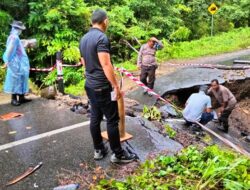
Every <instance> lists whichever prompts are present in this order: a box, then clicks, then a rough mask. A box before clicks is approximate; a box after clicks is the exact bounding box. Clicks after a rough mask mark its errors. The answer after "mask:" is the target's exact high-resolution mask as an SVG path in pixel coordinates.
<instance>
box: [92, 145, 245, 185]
mask: <svg viewBox="0 0 250 190" xmlns="http://www.w3.org/2000/svg"><path fill="white" fill-rule="evenodd" d="M249 171H250V160H249V159H248V158H245V157H244V156H241V155H237V154H236V153H234V152H231V151H225V150H221V148H219V147H218V146H210V147H206V148H205V149H204V150H203V151H199V150H198V149H197V148H195V147H192V146H191V147H188V148H187V149H184V150H183V151H182V152H181V153H179V154H178V155H176V156H160V157H158V158H157V159H154V160H150V161H146V162H145V163H144V164H142V165H141V168H140V169H139V170H138V171H137V172H136V173H135V174H134V175H133V176H130V177H128V178H127V179H126V180H125V181H124V182H120V181H116V180H114V179H112V180H102V181H100V183H99V185H98V186H96V187H95V189H113V190H121V189H124V190H125V189H126V190H145V189H146V190H155V189H157V190H168V189H169V190H170V189H183V190H202V189H204V190H205V189H213V190H247V189H249V188H250V172H249Z"/></svg>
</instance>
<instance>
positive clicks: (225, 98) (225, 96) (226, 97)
mask: <svg viewBox="0 0 250 190" xmlns="http://www.w3.org/2000/svg"><path fill="white" fill-rule="evenodd" d="M222 99H223V103H222V104H221V107H220V112H221V113H222V112H223V111H224V110H225V108H226V107H227V106H228V101H229V94H228V92H227V91H225V90H223V92H222Z"/></svg>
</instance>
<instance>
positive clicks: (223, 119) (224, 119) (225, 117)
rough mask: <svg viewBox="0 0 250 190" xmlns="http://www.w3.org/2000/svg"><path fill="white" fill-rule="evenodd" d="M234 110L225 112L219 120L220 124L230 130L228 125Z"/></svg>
mask: <svg viewBox="0 0 250 190" xmlns="http://www.w3.org/2000/svg"><path fill="white" fill-rule="evenodd" d="M232 111H233V110H224V111H223V112H222V113H221V116H220V118H219V122H220V123H222V124H223V127H224V128H225V129H228V127H229V125H228V118H229V116H230V114H231V113H232Z"/></svg>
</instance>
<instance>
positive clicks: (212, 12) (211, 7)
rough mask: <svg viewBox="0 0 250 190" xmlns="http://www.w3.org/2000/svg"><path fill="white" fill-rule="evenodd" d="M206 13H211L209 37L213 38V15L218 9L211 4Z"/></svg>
mask: <svg viewBox="0 0 250 190" xmlns="http://www.w3.org/2000/svg"><path fill="white" fill-rule="evenodd" d="M208 11H209V12H210V13H211V15H212V21H211V36H213V34H214V14H215V13H216V12H217V11H218V7H217V6H216V4H215V3H212V4H211V5H210V6H209V7H208Z"/></svg>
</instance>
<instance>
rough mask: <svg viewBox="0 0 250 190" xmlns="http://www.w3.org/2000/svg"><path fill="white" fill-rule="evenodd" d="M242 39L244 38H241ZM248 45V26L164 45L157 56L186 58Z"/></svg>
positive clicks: (249, 30) (229, 50)
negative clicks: (211, 35) (212, 35)
mask: <svg viewBox="0 0 250 190" xmlns="http://www.w3.org/2000/svg"><path fill="white" fill-rule="evenodd" d="M242 39H244V40H242ZM249 45H250V28H239V29H234V30H232V31H230V32H228V33H222V34H220V35H217V36H214V37H204V38H201V39H199V40H193V41H191V42H179V43H174V44H172V45H170V44H169V45H168V44H167V45H166V46H165V47H164V48H163V50H161V51H159V52H158V54H157V56H158V58H159V60H160V61H164V60H166V59H186V58H195V57H201V56H206V55H215V54H219V53H225V52H231V51H236V50H239V49H242V48H247V47H248V46H249Z"/></svg>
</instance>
